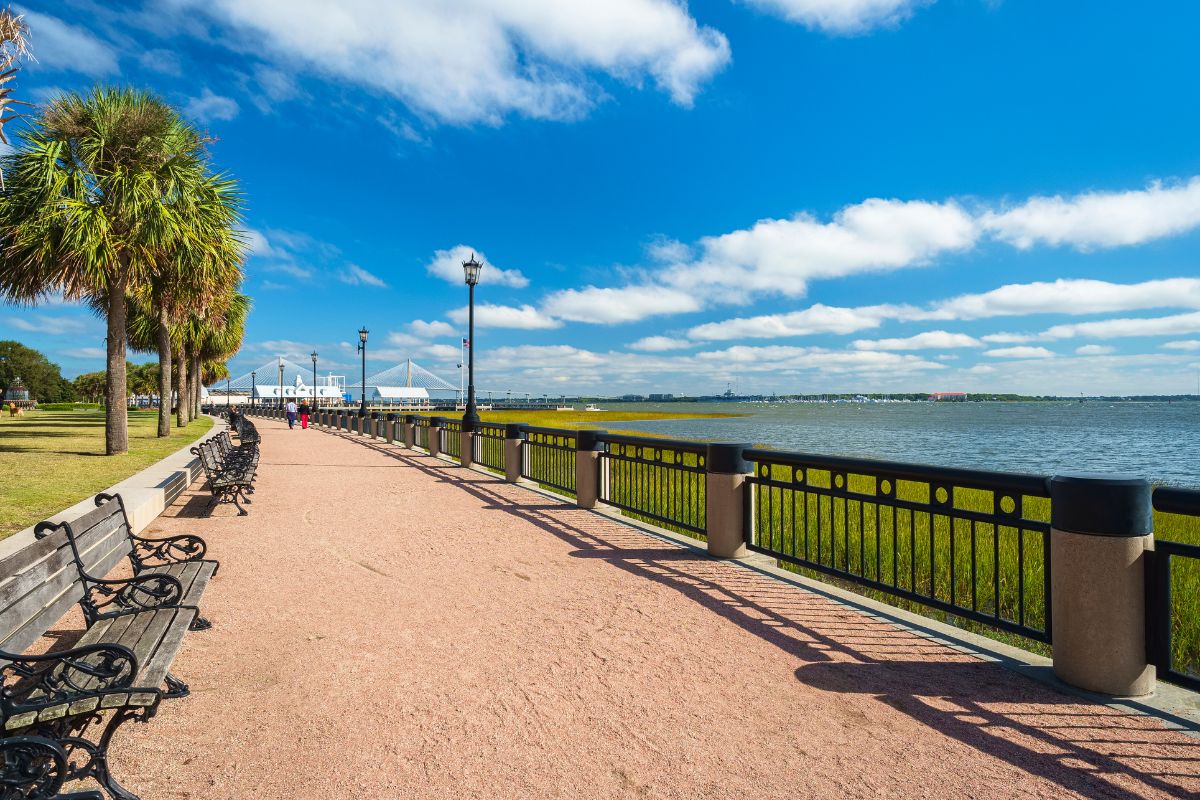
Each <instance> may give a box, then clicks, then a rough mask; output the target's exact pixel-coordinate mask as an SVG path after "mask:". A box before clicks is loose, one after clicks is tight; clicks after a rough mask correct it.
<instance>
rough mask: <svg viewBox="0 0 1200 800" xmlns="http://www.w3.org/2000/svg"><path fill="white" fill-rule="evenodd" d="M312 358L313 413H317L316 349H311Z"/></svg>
mask: <svg viewBox="0 0 1200 800" xmlns="http://www.w3.org/2000/svg"><path fill="white" fill-rule="evenodd" d="M312 360H313V413H314V414H315V413H317V351H316V350H313V351H312Z"/></svg>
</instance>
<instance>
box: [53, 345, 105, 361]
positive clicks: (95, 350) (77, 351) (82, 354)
mask: <svg viewBox="0 0 1200 800" xmlns="http://www.w3.org/2000/svg"><path fill="white" fill-rule="evenodd" d="M59 352H60V353H61V354H62V355H64V356H67V357H68V358H82V359H88V360H91V359H96V358H105V357H107V356H108V353H106V352H105V350H104V348H103V347H76V348H74V349H72V350H60V351H59Z"/></svg>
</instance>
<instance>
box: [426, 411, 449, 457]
mask: <svg viewBox="0 0 1200 800" xmlns="http://www.w3.org/2000/svg"><path fill="white" fill-rule="evenodd" d="M445 426H446V418H445V417H430V418H429V455H431V456H433V457H434V458H437V457H438V453H440V452H442V428H444V427H445Z"/></svg>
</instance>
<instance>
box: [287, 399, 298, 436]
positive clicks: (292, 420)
mask: <svg viewBox="0 0 1200 800" xmlns="http://www.w3.org/2000/svg"><path fill="white" fill-rule="evenodd" d="M285 408H286V409H287V421H288V428H290V429H294V428H295V427H296V401H295V400H288V401H287V405H286V406H285Z"/></svg>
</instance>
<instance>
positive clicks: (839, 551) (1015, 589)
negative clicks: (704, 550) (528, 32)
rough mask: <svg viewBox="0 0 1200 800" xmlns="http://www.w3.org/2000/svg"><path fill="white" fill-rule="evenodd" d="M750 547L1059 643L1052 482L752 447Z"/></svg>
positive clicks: (1044, 640) (1023, 476)
mask: <svg viewBox="0 0 1200 800" xmlns="http://www.w3.org/2000/svg"><path fill="white" fill-rule="evenodd" d="M746 458H747V459H749V460H751V461H753V462H755V463H756V468H755V472H754V475H753V477H751V478H749V479H748V484H749V487H748V493H749V497H748V500H749V502H748V503H747V509H748V516H749V517H750V519H749V520H747V526H746V533H747V546H748V547H749V548H750V549H751V550H755V551H757V552H760V553H767V554H769V555H772V556H775V557H776V558H779V559H780V560H782V561H784V562H788V563H790V564H795V565H797V566H799V567H803V568H808V569H811V570H814V571H816V572H820V573H824V574H826V575H830V576H833V577H836V578H840V579H842V580H845V581H849V582H851V583H854V584H858V585H860V586H865V587H867V588H869V589H873V590H876V591H878V592H881V593H883V594H885V595H890V596H893V597H896V598H901V599H903V600H907V601H911V602H913V603H917V604H920V605H922V606H929V607H932V608H935V609H938V610H941V611H944V612H948V613H950V614H953V615H956V616H959V617H963V618H966V619H969V620H973V621H976V622H980V623H983V624H986V625H990V626H993V627H997V628H1000V629H1002V630H1005V631H1009V632H1011V633H1016V634H1019V635H1021V636H1026V637H1029V638H1031V639H1035V640H1038V641H1041V642H1049V641H1050V629H1051V627H1050V500H1049V487H1048V484H1047V479H1046V478H1044V477H1039V476H1032V475H1012V474H1007V473H999V472H978V471H973V470H957V469H939V468H936V467H926V466H917V465H911V464H893V463H888V462H882V461H870V460H865V459H854V458H838V457H827V456H817V455H805V454H799V453H777V452H774V451H770V450H759V449H752V450H747V451H746Z"/></svg>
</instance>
